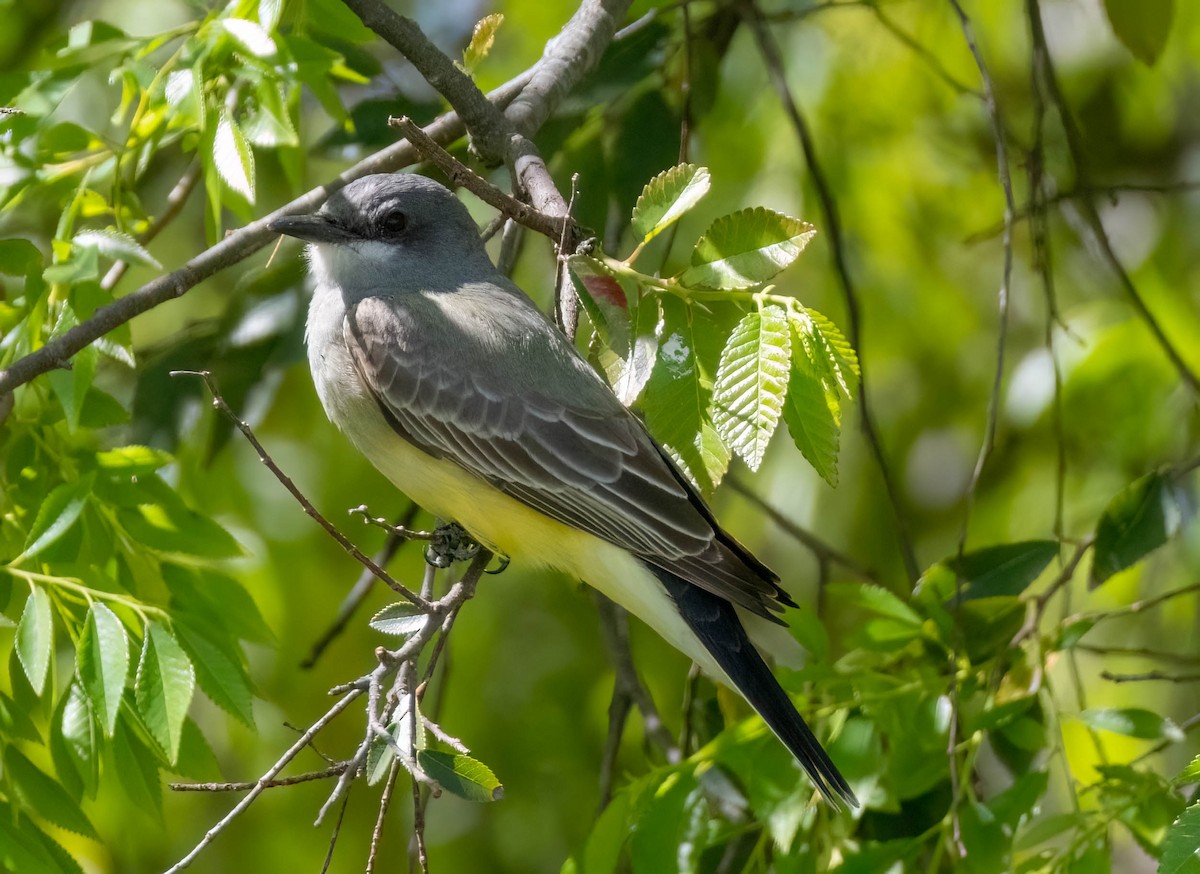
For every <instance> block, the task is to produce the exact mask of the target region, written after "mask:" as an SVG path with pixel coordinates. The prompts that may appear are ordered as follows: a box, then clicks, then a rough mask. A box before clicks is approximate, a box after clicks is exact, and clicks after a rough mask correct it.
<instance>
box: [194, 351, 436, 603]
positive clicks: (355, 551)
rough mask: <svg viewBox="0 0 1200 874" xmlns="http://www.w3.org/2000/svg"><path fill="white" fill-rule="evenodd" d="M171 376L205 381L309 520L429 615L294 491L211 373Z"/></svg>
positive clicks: (418, 600) (216, 401) (411, 594)
mask: <svg viewBox="0 0 1200 874" xmlns="http://www.w3.org/2000/svg"><path fill="white" fill-rule="evenodd" d="M171 375H172V376H181V375H186V376H198V377H200V378H201V379H202V380H204V384H205V385H206V386H207V387H208V391H209V393H210V394H212V398H213V401H212V403H213V406H214V407H216V408H217V409H218V410H219V411H220V412H221V414H222V415H224V416H225V417H226V418H227V419H229V421H230V422H232V423H233V425H234V427H235V428H237V429H238V430H239V431H241V432H242V434H243V435H244V436H245V437H246V439H247V440H248V441H250V445H251V446H253V447H254V451H255V452H257V453H258V457H259V460H260V461H262V463H263V464H265V465H266V466H267V469H268V470H270V471H271V473H273V474H274V475H275V479H277V480H279V482H280V484H281V485H282V486H283V487H284V488H285V489H287V491H288V493H289V494H290V495H291V496H292V497H293V498H295V499H296V501H297V502H298V503H299V504H300V506H301V507H302V508H303V509H304V512H305V513H307V514H308V516H309V518H311V519H313V520H314V521H315V522H316V523H317V524H318V525H320V526H321V527H322V528H324V529H325V531H326V532H327V533H328V534H329V536H330V537H332V538H333V539H334V540H336V541H337V542H338V543H339V544H341V547H342V549H344V550H346V552H347V553H349V555H350V556H351V557H353V558H355V559H356V560H357V561H358V563H359V564H361V565H362V566H363V567H365V568H366V569H367V570H368V571H370V572H371V573H372V574H374V575H375V576H377V577H378V578H379V579H381V580H383V581H384V582H385V583H387V584H388V585H389V586H390V587H391V588H392V589H394V590H395V591H396V592H398V593H399V594H401V595H403V596H404V597H405V598H407V599H408V600H409V601H411V602H412V603H414V604H416V605H417V606H418V607H420V608H421V609H422V610H424V611H425V612H430V611H431V610H432V605H431V604H430V603H429V602H428V601H426V600H425V599H424V598H422V597H421V596H420V595H418V594H416V593H415V592H411V591H409V589H408V588H407V587H406V586H403V585H401V584H400V583H398V582H397V581H396V580H395V579H393V578H392V576H391V574H389V573H388V572H387V571H385V570H384V569H383V568H382V567H380V566H379V565H378V564H376V563H375V562H374V561H373V560H371V559H370V558H368V557H367V555H366V554H365V553H364V552H363V551H362V550H360V549H359V548H358V547H357V546H355V545H354V544H353V543H351V542H350V538H348V537H347V536H346V535H345V534H343V533H342V532H341V531H339V530H338V529H337V528H336V527H335V526H334V524H333V523H332V522H330V521H329V520H328V519H326V518H325V517H324V516H322V515H321V513H320V512H319V511H318V510H317V508H316V507H314V506H313V505H312V501H310V500H309V499H308V498H306V497H305V496H304V493H303V492H301V491H300V489H299V488H297V486H296V484H295V483H294V482H292V480H291V478H290V477H289V476H288V475H287V474H286V473H284V472H283V471H282V470H280V468H279V465H277V464H276V463H275V460H274V459H273V458H271V456H270V455H269V454H268V453H267V450H266V449H264V448H263V445H262V444H261V443H259V442H258V438H257V437H255V436H254V432H253V431H252V430H250V426H249V425H247V424H246V423H245V422H244V421H242V420H241V419H239V418H238V415H237V413H235V412H234V411H233V409H232V408H231V407H230V406H229V404H227V403H226V402H225V399H224V398H223V397H221V393H220V392H219V391H218V390H217V385H216V382H215V381H214V380H213V376H212V374H211V373H209V372H208V371H207V370H202V371H194V370H173V371H171Z"/></svg>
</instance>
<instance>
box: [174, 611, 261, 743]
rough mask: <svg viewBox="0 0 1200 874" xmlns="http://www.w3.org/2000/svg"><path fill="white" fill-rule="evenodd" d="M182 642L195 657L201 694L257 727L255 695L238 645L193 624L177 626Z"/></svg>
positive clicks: (227, 638)
mask: <svg viewBox="0 0 1200 874" xmlns="http://www.w3.org/2000/svg"><path fill="white" fill-rule="evenodd" d="M176 631H177V633H178V640H179V643H180V645H181V646H183V648H184V650H185V651H187V653H188V654H189V655H190V657H191V662H192V665H193V667H194V668H195V670H196V682H197V683H198V684H199V685H200V691H202V692H203V693H204V694H205V695H207V696H208V698H209V700H211V701H212V702H213V703H214V704H216V705H217V706H218V707H220V708H221V709H222V710H224V711H225V712H227V713H230V714H232V715H233V716H236V717H237V718H238V719H240V720H241V721H242V722H243V723H245V724H246V725H248V726H250V727H252V728H253V726H254V693H253V691H252V689H251V685H250V677H249V675H248V674H247V673H246V668H245V666H244V665H243V664H242V661H241V658H240V657H239V653H238V652H237V644H236V643H235V642H234V641H233V639H232V638H231V637H224V636H223V635H222V634H220V633H216V634H205V633H204V632H202V631H201V630H200V628H198V627H195V626H193V625H192V624H186V623H183V622H180V623H179V624H178V625H177V628H176Z"/></svg>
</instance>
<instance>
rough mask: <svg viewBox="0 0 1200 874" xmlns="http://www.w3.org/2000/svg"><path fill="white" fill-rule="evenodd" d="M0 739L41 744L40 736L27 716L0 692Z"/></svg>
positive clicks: (14, 702) (23, 710)
mask: <svg viewBox="0 0 1200 874" xmlns="http://www.w3.org/2000/svg"><path fill="white" fill-rule="evenodd" d="M0 737H6V738H9V739H13V738H20V739H21V740H27V741H30V742H32V743H35V744H40V743H41V742H42V736H41V735H40V734H39V733H38V730H37V726H36V725H34V723H33V720H32V719H30V718H29V714H28V713H27V712H26V711H25V709H24V708H22V707H20V706H18V705H17V702H16V701H14V700H13V699H12V698H10V697H9V696H8V695H5V694H4V693H3V692H0Z"/></svg>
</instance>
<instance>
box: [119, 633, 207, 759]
mask: <svg viewBox="0 0 1200 874" xmlns="http://www.w3.org/2000/svg"><path fill="white" fill-rule="evenodd" d="M195 688H196V673H195V669H194V668H193V667H192V663H191V660H190V659H188V657H187V653H185V652H184V651H183V649H182V648H181V647H180V646H179V643H178V642H177V641H176V640H175V638H174V637H172V636H171V633H170V632H169V631H167V629H166V628H164V627H163V626H161V625H159V624H158V623H157V622H149V623H147V625H146V634H145V639H144V640H143V642H142V656H141V658H140V659H139V661H138V669H137V680H136V682H135V683H134V695H135V699H136V701H137V709H138V713H140V714H141V716H142V718H143V719H144V720H145V721H146V727H147V728H148V729H149V730H150V734H151V735H152V736H153V737H154V739H155V740H156V741H157V742H158V743H159V745H160V746H161V747H162V749H163V751H164V752H165V753H166V754H167V758H168V759H169V760H170V761H171V762H172V763H174V762H175V760H176V758H177V757H178V755H179V739H180V733H181V732H182V731H183V720H184V718H185V717H186V716H187V710H188V705H190V704H191V703H192V694H193V693H194V691H195Z"/></svg>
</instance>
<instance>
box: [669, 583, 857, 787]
mask: <svg viewBox="0 0 1200 874" xmlns="http://www.w3.org/2000/svg"><path fill="white" fill-rule="evenodd" d="M646 566H647V567H648V568H649V569H650V571H651V573H653V574H654V575H655V576H656V577H658V579H659V580H660V581H661V582H662V584H663V586H665V587H666V589H667V593H668V594H669V595H670V596H671V599H672V600H673V601H674V602H675V605H676V606H677V607H678V608H679V612H680V613H681V614H682V615H683V619H684V621H685V622H686V623H687V624H688V627H689V628H691V629H692V631H693V632H694V633H695V634H696V636H697V637H699V638H700V642H701V643H703V644H704V648H705V649H707V650H708V651H709V653H710V654H711V655H712V657H713V658H714V659H715V660H716V662H717V664H718V665H720V666H721V670H723V671H724V672H725V673H726V674H727V675H728V676H729V679H730V680H732V681H733V684H734V686H736V687H737V690H738V691H739V692H741V693H742V695H744V696H745V698H746V700H747V701H749V702H750V706H751V707H753V708H754V709H755V710H757V711H758V713H759V715H760V716H762V718H763V721H764V722H766V723H767V725H768V726H770V728H771V730H772V731H773V732H775V734H776V735H777V736H778V737H779V739H780V740H781V741H783V743H784V746H786V747H787V748H788V749H789V750H791V751H792V755H794V756H795V757H796V759H797V760H798V761H799V762H800V764H801V766H803V768H804V770H805V771H806V772H807V773H808V777H809V779H810V780H812V782H813V785H814V786H816V787H817V789H818V790H819V791H820V793H821V794H822V795H823V796H824V797H825V800H826V801H828V802H829V803H830V804H832V805H833V806H834V807H836V808H838V809H841V808H842V807H843V806H844V805H846V804H849V805H850V806H851V807H858V799H857V798H855V797H854V793H853V792H852V791H851V790H850V786H849V785H848V784H847V783H846V780H845V778H844V777H842V775H841V774H840V773H838V769H837V767H836V766H835V765H834V764H833V762H832V761H830V759H829V755H828V754H827V753H826V752H825V750H823V749H822V748H821V744H820V742H819V741H818V740H817V739H816V737H815V736H814V735H813V733H812V731H811V729H809V727H808V726H807V725H805V723H804V720H803V719H802V718H801V716H800V714H799V713H797V712H796V708H795V706H794V705H793V704H792V701H791V699H790V698H788V695H787V693H786V692H784V691H783V687H782V686H780V685H779V681H778V680H776V679H775V675H774V674H772V673H771V669H770V668H768V667H767V664H766V662H764V661H763V659H762V656H761V655H759V654H758V650H757V649H755V648H754V644H753V643H751V642H750V638H749V636H748V635H747V634H746V629H745V628H743V627H742V623H741V620H739V619H738V617H737V613H736V612H735V611H734V609H733V605H732V604H730V603H729V602H728V601H726V600H725V599H724V598H721V597H719V596H717V595H714V594H712V593H711V592H708V591H705V590H704V589H701V588H700V587H699V586H696V585H693V584H692V583H689V582H687V581H686V580H684V579H682V578H680V577H677V576H675V574H673V573H671V572H670V571H667V570H663V569H662V568H659V567H654V566H653V565H650V564H647V565H646Z"/></svg>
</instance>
